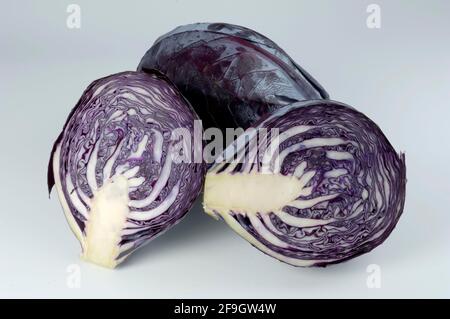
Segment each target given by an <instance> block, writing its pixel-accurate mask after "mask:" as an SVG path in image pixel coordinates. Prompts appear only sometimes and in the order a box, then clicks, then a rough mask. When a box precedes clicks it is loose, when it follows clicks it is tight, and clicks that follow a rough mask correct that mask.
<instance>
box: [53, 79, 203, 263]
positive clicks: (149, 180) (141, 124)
mask: <svg viewBox="0 0 450 319" xmlns="http://www.w3.org/2000/svg"><path fill="white" fill-rule="evenodd" d="M196 119H198V117H197V115H196V114H195V112H194V110H193V109H192V108H191V106H190V105H189V103H188V102H187V101H186V100H185V99H184V98H183V97H182V95H181V94H180V93H179V92H178V90H177V89H176V88H175V87H174V86H173V85H172V84H171V83H170V81H169V80H168V79H167V78H165V77H164V76H163V75H161V74H159V73H157V72H153V73H151V74H150V73H149V74H146V73H141V72H139V73H138V72H122V73H118V74H114V75H110V76H107V77H105V78H102V79H99V80H97V81H94V82H93V83H92V84H90V85H89V87H88V88H87V89H86V90H85V92H84V93H83V95H82V96H81V98H80V100H79V101H78V103H77V104H76V106H75V108H74V109H73V110H72V112H71V113H70V115H69V117H68V119H67V122H66V124H65V125H64V129H63V131H62V132H61V134H60V136H59V137H58V139H57V141H56V142H55V144H54V147H53V150H52V153H51V159H50V163H49V170H48V187H49V191H51V189H52V187H53V186H56V189H57V191H58V196H59V199H60V202H61V204H62V207H63V209H64V213H65V215H66V218H67V220H68V222H69V225H70V227H71V228H72V231H73V232H74V233H75V235H76V236H77V238H78V240H79V241H80V244H81V247H82V258H83V259H85V260H88V261H91V262H93V263H96V264H99V265H102V266H106V267H111V268H112V267H115V266H116V265H117V264H119V263H120V262H122V261H123V260H124V259H125V258H126V257H127V256H129V255H130V253H132V252H133V251H134V250H135V249H137V248H138V247H140V246H142V245H143V244H144V243H146V242H148V241H149V240H151V239H152V238H155V236H157V235H159V234H161V233H162V232H164V231H165V230H167V229H169V228H170V227H172V226H173V225H174V224H176V223H177V222H178V221H179V220H180V219H181V218H182V217H183V216H184V215H185V214H186V212H187V211H188V209H189V208H190V207H191V205H192V202H193V201H194V200H195V199H196V198H197V195H198V194H199V192H200V189H201V187H202V182H203V177H204V165H203V164H201V163H193V162H191V163H183V162H181V163H178V162H175V161H174V160H173V159H174V154H175V149H176V148H177V147H178V145H177V144H179V143H180V141H179V140H174V139H172V132H173V131H174V130H176V129H177V128H183V129H186V130H188V131H189V133H191V136H194V120H196ZM200 148H201V145H200Z"/></svg>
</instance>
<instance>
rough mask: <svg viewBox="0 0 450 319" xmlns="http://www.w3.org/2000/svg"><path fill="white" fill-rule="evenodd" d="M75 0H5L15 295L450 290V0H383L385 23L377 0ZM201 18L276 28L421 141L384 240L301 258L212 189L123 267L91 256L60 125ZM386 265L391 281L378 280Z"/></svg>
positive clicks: (5, 271) (407, 147)
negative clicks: (220, 215) (263, 239)
mask: <svg viewBox="0 0 450 319" xmlns="http://www.w3.org/2000/svg"><path fill="white" fill-rule="evenodd" d="M70 3H72V2H68V1H20V2H19V1H12V0H8V1H2V10H1V12H0V21H1V28H0V36H1V38H0V40H1V47H0V70H1V77H0V81H1V82H0V97H1V99H0V121H1V123H0V137H1V141H2V144H1V146H0V168H1V175H2V179H1V183H0V198H1V206H0V248H1V254H0V297H38V298H40V297H57V298H71V297H75V298H78V297H82V298H90V297H96V298H101V297H106V298H109V297H111V298H116V297H125V298H127V297H134V298H153V297H157V298H170V297H173V298H206V297H210V298H214V297H236V298H240V297H242V298H245V297H249V298H263V297H267V298H316V297H322V298H329V297H338V298H345V297H355V298H366V297H374V298H391V297H447V298H448V297H450V286H449V285H450V276H449V269H450V258H449V253H450V249H449V248H450V242H449V239H450V238H449V237H450V235H449V233H450V209H449V207H450V193H449V190H450V184H449V181H450V172H449V165H450V158H449V154H450V151H449V144H450V143H449V137H450V136H449V135H450V134H449V131H450V129H449V126H450V125H449V123H448V118H449V116H450V105H449V100H450V42H449V35H450V34H449V33H450V3H449V2H448V1H406V0H405V1H376V3H377V4H379V5H380V7H381V18H382V20H381V21H382V22H381V29H369V28H367V26H366V18H367V15H368V14H367V13H366V8H367V5H368V4H370V3H371V2H369V1H364V0H362V1H361V0H358V1H323V0H322V1H298V0H297V1H281V0H277V1H260V0H259V1H257V0H252V1H248V0H246V1H243V0H239V1H234V0H228V1H214V2H213V1H207V0H205V1H195V0H192V1H182V0H179V1H173V0H171V1H161V0H159V1H120V2H119V1H117V2H112V1H95V3H94V1H77V2H75V3H77V4H79V5H80V6H81V29H69V28H67V26H66V18H67V16H68V14H67V13H66V8H67V5H68V4H70ZM199 21H209V22H217V21H222V22H230V23H235V24H240V25H244V26H247V27H250V28H253V29H255V30H257V31H259V32H261V33H263V34H265V35H266V36H268V37H269V38H271V39H273V40H274V41H275V42H277V43H278V44H279V45H280V46H281V47H282V48H284V49H285V50H286V51H287V52H288V53H289V54H290V55H291V56H292V58H294V59H295V60H296V61H297V62H298V63H299V64H301V65H302V66H303V67H304V68H305V69H306V70H308V71H309V72H310V73H311V74H313V75H314V77H315V78H316V79H317V80H318V81H319V82H320V83H321V84H322V85H323V86H324V87H325V88H326V89H327V90H328V92H329V93H330V96H331V97H332V98H333V99H334V100H339V101H342V102H345V103H348V104H350V105H353V106H354V107H356V108H358V109H359V110H361V111H363V112H364V113H365V114H366V115H368V116H369V117H370V118H372V119H373V120H374V121H375V122H376V123H378V124H379V125H380V127H381V128H382V129H383V131H384V133H385V134H386V136H387V137H388V138H389V139H390V141H391V142H392V144H393V145H394V147H395V148H396V149H397V150H402V151H405V152H406V159H407V168H408V184H407V200H406V207H405V210H404V214H403V216H402V218H401V219H400V222H399V224H398V226H397V228H396V229H395V230H394V232H393V233H392V235H391V236H390V237H389V239H388V240H387V241H386V242H385V243H384V244H383V245H382V246H380V247H378V248H377V249H375V250H374V251H372V252H371V253H369V254H366V255H363V256H361V257H358V258H356V259H354V260H351V261H348V262H346V263H343V264H340V265H335V266H331V267H328V268H325V269H320V268H314V269H302V268H294V267H291V266H289V265H285V264H282V263H280V262H278V261H276V260H275V259H272V258H270V257H267V256H266V255H264V254H262V253H260V252H259V251H258V250H256V249H254V248H252V247H251V246H250V245H249V244H248V243H246V242H245V241H244V240H242V239H241V238H240V237H238V236H237V235H236V234H235V233H234V232H233V231H231V230H230V229H228V228H227V227H226V225H225V224H223V223H221V222H216V221H214V220H213V219H211V218H210V217H208V216H207V215H205V214H204V213H203V212H202V210H201V206H200V204H199V203H198V204H197V205H196V206H195V207H194V209H193V210H192V211H191V212H190V214H188V216H187V217H186V218H185V219H184V220H183V221H182V222H181V223H180V224H178V225H177V226H175V227H174V228H173V229H171V230H170V231H169V232H167V233H166V234H165V235H163V236H161V237H159V238H157V239H156V240H154V241H153V242H151V243H150V244H149V245H147V246H146V247H144V248H143V249H141V250H140V251H138V252H136V253H135V254H134V255H133V256H131V257H130V258H129V260H128V261H127V262H126V263H124V264H123V265H122V266H121V267H119V268H118V269H116V270H107V269H103V268H100V267H97V266H94V265H90V264H86V263H84V262H82V261H80V260H79V258H78V254H79V251H80V248H79V245H78V243H77V241H76V239H75V237H74V236H73V235H72V233H71V232H70V230H69V227H68V225H67V224H66V221H65V219H64V216H63V213H62V210H61V208H60V205H59V203H58V200H57V196H56V194H53V195H52V198H51V199H50V200H49V199H48V194H47V189H46V188H47V187H46V170H47V161H48V158H49V154H50V149H51V145H52V143H53V141H54V139H55V138H56V137H57V135H58V134H59V132H60V130H61V128H62V125H63V123H64V121H65V119H66V116H67V115H68V113H69V111H70V109H71V108H72V107H73V106H74V104H75V103H76V101H77V100H78V98H79V97H80V95H81V93H82V91H83V90H84V88H85V87H86V86H87V85H88V84H89V83H90V82H91V81H93V80H95V79H97V78H99V77H103V76H105V75H108V74H111V73H116V72H119V71H124V70H134V69H135V68H136V66H137V64H138V62H139V60H140V58H141V56H142V55H143V54H144V53H145V51H146V50H147V49H148V48H149V47H150V46H151V44H152V43H153V41H154V40H155V39H156V38H157V37H158V36H159V35H161V34H163V33H166V32H168V31H169V30H171V29H173V28H174V27H176V26H178V25H181V24H187V23H192V22H199ZM370 264H376V265H378V266H379V267H380V269H381V288H368V286H367V284H366V281H367V278H368V276H369V274H368V273H367V272H366V270H367V267H368V265H370ZM73 265H75V266H73ZM77 265H78V266H77ZM78 267H79V268H78ZM74 269H75V273H74V272H73V270H74ZM76 269H79V274H80V276H81V278H80V287H79V288H76V287H75V288H73V284H74V281H73V279H74V277H73V276H74V275H76V274H77V273H78V272H77V270H76ZM75 284H76V281H75ZM71 287H72V288H71Z"/></svg>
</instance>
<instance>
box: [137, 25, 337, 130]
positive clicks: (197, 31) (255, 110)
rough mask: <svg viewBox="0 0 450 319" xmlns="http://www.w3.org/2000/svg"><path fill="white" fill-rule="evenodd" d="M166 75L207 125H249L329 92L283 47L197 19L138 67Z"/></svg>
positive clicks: (151, 51) (175, 32)
mask: <svg viewBox="0 0 450 319" xmlns="http://www.w3.org/2000/svg"><path fill="white" fill-rule="evenodd" d="M145 69H157V70H159V71H161V72H163V73H164V74H166V75H167V76H168V77H169V78H170V79H171V80H172V81H173V82H174V83H175V85H177V87H178V88H179V89H180V91H181V92H182V93H183V95H184V96H185V97H186V98H187V99H188V100H189V101H190V102H191V104H192V106H193V107H194V108H195V110H196V111H197V114H198V115H199V117H200V118H201V119H202V121H203V126H204V127H205V128H208V127H218V128H221V129H222V130H224V129H225V128H227V127H230V128H237V127H242V128H244V129H245V128H247V127H249V126H250V125H252V124H253V123H254V122H255V121H256V120H258V119H259V118H260V117H261V116H262V115H264V114H266V113H270V112H272V111H274V110H276V109H278V108H280V107H281V106H284V105H287V104H290V103H292V102H295V101H302V100H312V99H321V98H324V99H326V98H328V94H327V92H325V90H324V89H323V88H322V87H321V86H320V85H319V84H318V83H317V82H316V81H315V80H314V79H313V78H312V77H311V76H310V75H309V74H308V73H307V72H306V71H305V70H303V69H302V68H301V67H300V66H298V65H297V64H296V63H295V62H294V61H293V60H292V59H291V58H290V57H289V56H288V55H287V54H286V53H285V52H284V51H283V50H282V49H281V48H280V47H279V46H277V45H276V44H275V43H274V42H272V41H271V40H269V39H268V38H266V37H265V36H263V35H261V34H259V33H257V32H255V31H253V30H250V29H247V28H244V27H241V26H236V25H231V24H225V23H197V24H190V25H185V26H181V27H178V28H176V29H175V30H173V31H171V32H169V33H167V34H165V35H163V36H161V37H160V38H159V39H157V40H156V42H155V43H154V45H153V46H152V47H151V48H150V49H149V50H148V51H147V53H146V54H145V55H144V57H143V58H142V60H141V62H140V64H139V66H138V70H145Z"/></svg>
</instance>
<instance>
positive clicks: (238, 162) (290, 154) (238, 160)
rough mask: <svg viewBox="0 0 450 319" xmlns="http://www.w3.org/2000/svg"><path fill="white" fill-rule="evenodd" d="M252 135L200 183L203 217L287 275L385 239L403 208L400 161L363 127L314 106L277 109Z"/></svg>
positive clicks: (344, 112)
mask: <svg viewBox="0 0 450 319" xmlns="http://www.w3.org/2000/svg"><path fill="white" fill-rule="evenodd" d="M255 128H256V129H257V130H254V129H250V130H247V131H246V133H244V134H242V135H241V136H240V137H239V138H238V139H237V140H236V141H235V142H234V144H232V145H230V146H229V147H228V148H227V149H226V150H225V152H224V155H222V156H221V157H219V158H217V160H216V163H215V165H214V166H213V167H211V169H210V170H209V172H208V173H207V176H206V180H205V191H204V192H205V194H204V208H205V211H206V212H207V213H209V214H211V215H212V216H215V217H221V218H223V219H224V220H225V222H226V223H228V225H229V226H231V227H232V228H233V229H234V230H235V231H236V232H237V233H238V234H239V235H241V236H242V237H243V238H245V239H246V240H247V241H249V242H250V243H251V244H252V245H253V246H255V247H257V248H258V249H260V250H261V251H263V252H264V253H266V254H268V255H270V256H272V257H275V258H277V259H278V260H280V261H283V262H286V263H288V264H291V265H295V266H325V265H327V264H331V263H338V262H341V261H344V260H347V259H350V258H353V257H356V256H358V255H361V254H363V253H366V252H369V251H370V250H372V249H373V248H375V247H376V246H378V245H380V244H381V243H382V242H383V241H384V240H385V239H386V238H387V237H388V236H389V234H390V233H391V231H392V230H393V229H394V227H395V225H396V224H397V221H398V220H399V218H400V215H401V214H402V211H403V206H404V202H405V185H406V167H405V158H404V154H400V155H399V154H397V153H396V152H395V150H394V149H393V147H392V146H391V144H390V143H389V141H388V140H387V139H386V137H385V136H384V135H383V133H382V131H381V130H380V128H379V127H378V126H377V125H376V124H375V123H373V122H372V121H371V120H370V119H369V118H367V117H366V116H365V115H363V114H362V113H360V112H358V111H356V110H354V109H353V108H351V107H348V106H346V105H344V104H341V103H337V102H333V101H325V100H321V101H320V100H319V101H309V102H298V103H294V104H292V105H290V106H286V107H284V108H282V109H279V110H278V111H276V112H275V113H273V114H272V115H270V116H267V117H266V118H264V119H262V120H261V121H259V122H258V123H256V124H255ZM272 129H274V130H272ZM276 129H278V132H277V130H276ZM264 130H266V131H264ZM265 133H267V134H265ZM277 133H278V134H277Z"/></svg>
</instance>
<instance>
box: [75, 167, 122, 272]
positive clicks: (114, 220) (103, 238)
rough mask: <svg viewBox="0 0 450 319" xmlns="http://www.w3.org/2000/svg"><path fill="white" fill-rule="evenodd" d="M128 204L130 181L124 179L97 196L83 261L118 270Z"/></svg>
mask: <svg viewBox="0 0 450 319" xmlns="http://www.w3.org/2000/svg"><path fill="white" fill-rule="evenodd" d="M128 202H129V198H128V180H127V178H126V177H124V176H122V175H119V176H115V177H113V178H112V179H111V180H109V181H108V182H107V183H106V184H104V185H103V186H102V187H101V188H100V189H98V191H96V192H95V193H94V197H93V198H92V200H91V203H92V207H91V211H90V214H89V220H88V222H87V223H86V247H85V249H84V251H83V254H82V256H81V257H82V258H83V259H85V260H87V261H90V262H92V263H95V264H98V265H101V266H104V267H109V268H114V267H115V266H116V264H117V257H118V255H119V253H120V249H119V242H120V240H121V233H122V230H123V229H124V227H125V223H126V219H127V216H128V214H129V212H130V210H129V208H128Z"/></svg>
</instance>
